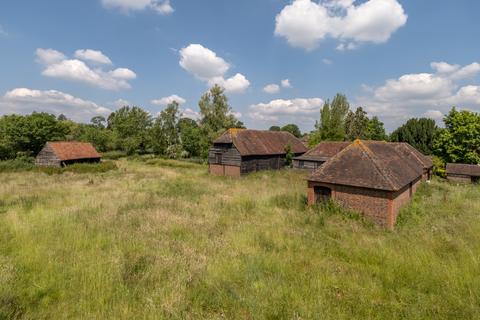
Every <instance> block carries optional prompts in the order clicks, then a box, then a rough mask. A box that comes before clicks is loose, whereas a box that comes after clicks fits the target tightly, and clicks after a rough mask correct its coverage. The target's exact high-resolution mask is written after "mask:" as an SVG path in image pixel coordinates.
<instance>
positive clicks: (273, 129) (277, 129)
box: [268, 126, 282, 131]
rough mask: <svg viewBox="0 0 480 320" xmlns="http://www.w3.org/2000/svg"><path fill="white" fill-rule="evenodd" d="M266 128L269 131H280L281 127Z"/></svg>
mask: <svg viewBox="0 0 480 320" xmlns="http://www.w3.org/2000/svg"><path fill="white" fill-rule="evenodd" d="M268 130H269V131H281V130H282V129H281V128H280V127H279V126H271V127H270V128H269V129H268Z"/></svg>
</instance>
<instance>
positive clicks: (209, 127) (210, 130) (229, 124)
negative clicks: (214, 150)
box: [198, 85, 244, 158]
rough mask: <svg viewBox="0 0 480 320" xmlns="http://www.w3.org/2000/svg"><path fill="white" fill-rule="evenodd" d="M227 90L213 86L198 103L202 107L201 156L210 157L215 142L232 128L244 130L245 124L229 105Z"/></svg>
mask: <svg viewBox="0 0 480 320" xmlns="http://www.w3.org/2000/svg"><path fill="white" fill-rule="evenodd" d="M224 92H225V90H224V89H223V88H221V87H219V86H218V85H215V86H213V87H212V88H211V89H210V90H209V91H208V92H206V93H205V94H204V95H203V96H202V97H201V98H200V101H199V102H198V106H199V107H200V115H201V118H200V127H201V133H202V141H201V152H200V154H201V156H202V157H204V158H206V157H207V156H208V149H209V148H210V145H211V144H212V142H213V140H214V139H215V138H217V137H218V136H219V135H220V134H221V133H223V132H224V131H225V130H227V129H230V128H243V127H244V126H243V123H242V122H240V121H238V120H237V119H236V118H235V115H234V114H233V112H232V108H231V107H230V105H229V104H228V98H227V96H226V95H225V93H224Z"/></svg>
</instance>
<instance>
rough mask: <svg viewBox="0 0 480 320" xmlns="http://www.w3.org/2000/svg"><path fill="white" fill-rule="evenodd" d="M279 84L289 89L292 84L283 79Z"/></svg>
mask: <svg viewBox="0 0 480 320" xmlns="http://www.w3.org/2000/svg"><path fill="white" fill-rule="evenodd" d="M281 84H282V87H284V88H291V87H292V84H291V83H290V80H288V79H283V80H282V82H281Z"/></svg>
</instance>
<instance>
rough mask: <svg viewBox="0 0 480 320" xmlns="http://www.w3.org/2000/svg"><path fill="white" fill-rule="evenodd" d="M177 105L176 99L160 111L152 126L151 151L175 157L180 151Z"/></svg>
mask: <svg viewBox="0 0 480 320" xmlns="http://www.w3.org/2000/svg"><path fill="white" fill-rule="evenodd" d="M178 106H179V105H178V103H177V102H176V101H174V102H172V103H170V104H169V105H168V106H167V107H166V108H165V109H164V110H163V111H162V112H160V114H159V115H158V117H157V118H156V119H155V122H154V124H153V128H152V135H151V137H152V141H151V144H152V147H153V151H154V152H155V153H157V154H162V155H167V156H168V157H170V158H177V157H178V156H180V153H181V144H180V128H179V124H178V122H179V119H180V112H179V110H178Z"/></svg>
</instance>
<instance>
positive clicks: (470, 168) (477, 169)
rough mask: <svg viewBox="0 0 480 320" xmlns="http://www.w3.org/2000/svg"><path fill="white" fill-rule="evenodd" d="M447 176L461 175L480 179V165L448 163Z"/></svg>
mask: <svg viewBox="0 0 480 320" xmlns="http://www.w3.org/2000/svg"><path fill="white" fill-rule="evenodd" d="M447 174H459V175H464V176H472V177H480V165H478V164H463V163H447Z"/></svg>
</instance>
